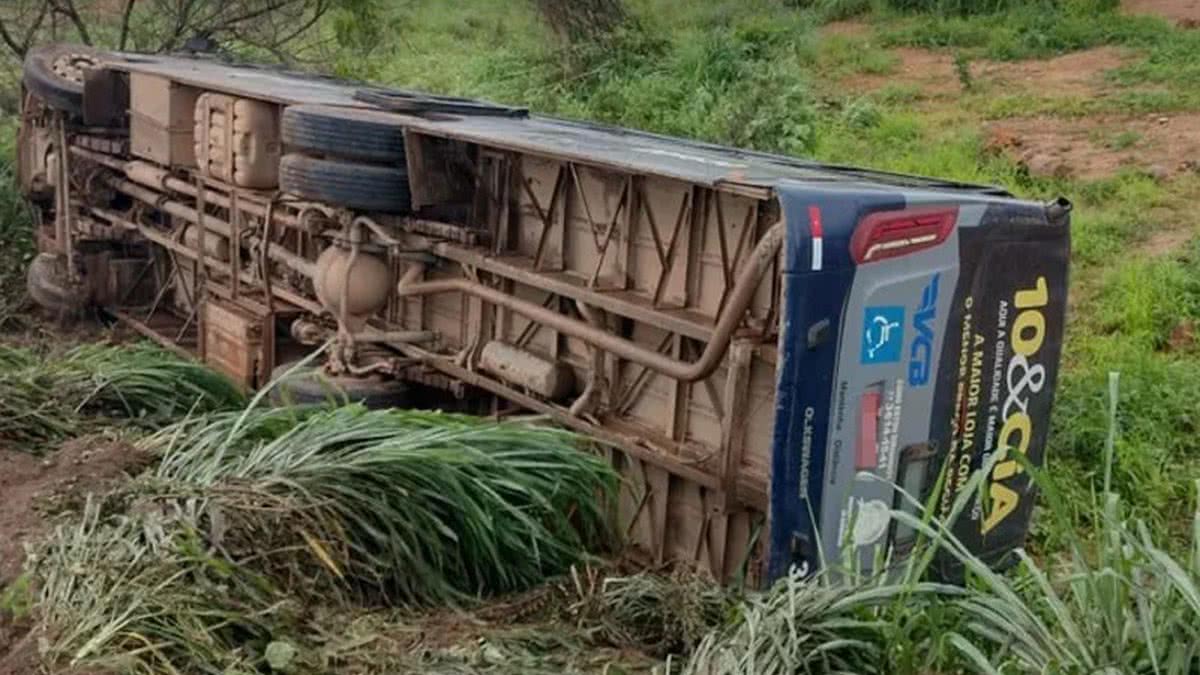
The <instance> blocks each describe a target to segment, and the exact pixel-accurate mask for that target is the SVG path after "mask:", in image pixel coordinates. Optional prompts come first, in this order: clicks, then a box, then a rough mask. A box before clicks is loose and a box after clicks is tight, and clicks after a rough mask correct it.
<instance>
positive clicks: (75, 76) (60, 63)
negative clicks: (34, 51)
mask: <svg viewBox="0 0 1200 675" xmlns="http://www.w3.org/2000/svg"><path fill="white" fill-rule="evenodd" d="M98 65H99V61H98V60H97V59H96V57H95V56H93V55H91V54H79V53H71V54H63V55H62V56H59V57H58V58H56V59H54V63H52V64H51V65H50V69H51V70H53V71H54V74H55V75H57V76H59V77H60V78H62V79H64V80H66V81H68V82H74V83H76V84H83V77H84V74H85V73H86V72H87V71H89V70H92V69H94V68H95V67H96V66H98Z"/></svg>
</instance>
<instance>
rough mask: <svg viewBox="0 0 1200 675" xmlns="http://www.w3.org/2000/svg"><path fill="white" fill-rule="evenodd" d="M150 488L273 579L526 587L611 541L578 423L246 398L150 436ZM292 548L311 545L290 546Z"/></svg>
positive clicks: (398, 597)
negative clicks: (237, 408) (185, 508)
mask: <svg viewBox="0 0 1200 675" xmlns="http://www.w3.org/2000/svg"><path fill="white" fill-rule="evenodd" d="M145 445H146V447H148V448H150V449H151V450H153V451H156V452H158V453H160V454H161V455H162V461H161V463H160V465H159V467H158V469H157V471H156V473H155V480H156V482H157V483H158V484H159V488H158V491H159V493H160V494H165V495H180V494H182V495H189V496H190V497H192V498H196V499H199V500H202V501H201V502H200V503H202V504H203V507H202V508H201V516H202V518H203V520H204V521H205V522H208V523H210V525H213V526H214V527H215V526H217V525H220V528H221V530H222V532H224V533H225V534H224V535H223V536H224V537H225V541H224V542H223V544H222V545H223V546H224V547H226V548H228V549H230V550H241V551H243V552H244V554H245V555H247V556H250V555H255V551H260V552H261V551H262V550H264V549H265V550H267V551H287V553H286V554H284V555H271V554H265V555H263V557H262V560H261V561H260V562H259V563H257V564H258V565H261V566H264V567H265V568H267V569H272V570H275V573H276V574H277V575H281V576H294V577H315V578H318V579H323V580H335V581H336V582H337V583H338V584H339V585H341V586H349V587H351V588H353V589H356V590H362V591H371V592H378V593H382V594H383V595H384V596H386V597H387V598H389V599H390V600H392V601H398V602H406V603H456V602H462V601H464V600H467V599H469V598H470V597H473V596H475V595H477V594H480V593H485V592H487V593H497V592H505V591H513V590H520V589H523V588H526V587H528V586H530V585H531V584H534V583H536V582H538V581H541V580H542V579H544V578H545V577H546V576H547V575H549V574H554V573H558V572H562V571H564V570H565V569H566V568H567V567H569V566H570V565H571V564H573V563H575V562H577V561H579V560H580V556H581V555H582V554H583V552H584V551H586V550H594V549H596V548H600V547H603V546H605V545H606V544H608V543H609V535H610V531H609V527H608V522H609V518H608V515H609V514H608V512H607V504H608V497H609V496H611V495H612V494H614V493H615V489H616V477H615V474H614V472H613V470H612V469H611V468H610V467H609V466H608V465H607V464H606V463H605V462H604V461H602V460H601V459H600V458H599V457H596V456H594V455H591V454H589V453H587V452H585V451H584V449H583V448H582V447H581V441H580V440H579V438H578V437H577V436H575V435H574V434H572V433H570V432H567V431H563V430H559V429H554V428H550V427H545V426H537V425H532V424H521V423H504V424H496V423H491V422H487V421H484V420H481V419H479V418H475V417H470V416H465V415H451V414H443V413H435V412H423V411H416V410H379V411H368V410H366V409H364V408H362V407H360V406H344V407H340V408H309V409H299V410H297V409H282V410H279V409H263V408H248V409H246V410H244V411H242V412H232V413H220V414H215V415H209V416H201V417H196V418H192V419H187V420H184V421H182V422H179V423H177V424H175V425H173V426H171V427H168V428H166V429H164V430H162V431H161V432H159V433H158V434H156V435H154V436H153V437H151V438H150V439H149V440H148V441H146V443H145ZM297 551H303V552H305V553H306V554H307V555H305V556H298V555H297Z"/></svg>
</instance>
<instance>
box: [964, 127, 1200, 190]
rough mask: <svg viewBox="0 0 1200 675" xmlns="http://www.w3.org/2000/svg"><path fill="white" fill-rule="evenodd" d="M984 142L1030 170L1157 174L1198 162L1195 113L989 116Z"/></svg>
mask: <svg viewBox="0 0 1200 675" xmlns="http://www.w3.org/2000/svg"><path fill="white" fill-rule="evenodd" d="M986 128H987V134H988V141H987V148H988V149H989V150H991V151H994V152H1002V153H1005V154H1007V155H1008V156H1010V157H1012V158H1013V159H1014V160H1016V161H1018V162H1020V163H1021V164H1023V165H1024V166H1025V167H1026V168H1027V169H1028V170H1029V172H1030V173H1031V174H1035V175H1042V176H1058V177H1063V178H1083V179H1096V178H1104V177H1107V176H1112V175H1113V174H1115V173H1117V172H1118V171H1120V170H1122V169H1125V168H1131V169H1136V170H1141V171H1145V172H1147V173H1149V174H1150V175H1152V176H1153V177H1155V178H1157V179H1165V178H1169V177H1170V176H1172V175H1175V174H1179V173H1183V172H1189V171H1196V170H1197V168H1198V167H1200V114H1198V113H1186V114H1176V115H1152V116H1146V117H1123V116H1097V117H1087V118H1081V119H1059V118H1053V117H1033V118H1021V119H1010V120H1003V121H999V122H993V123H991V124H989V125H988V126H987V127H986Z"/></svg>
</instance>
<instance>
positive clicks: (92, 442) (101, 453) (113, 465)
mask: <svg viewBox="0 0 1200 675" xmlns="http://www.w3.org/2000/svg"><path fill="white" fill-rule="evenodd" d="M145 464H146V457H145V456H144V455H143V454H142V453H140V452H139V451H137V450H136V449H134V448H133V447H131V446H130V445H129V444H127V443H122V442H114V441H111V440H106V439H103V438H79V439H75V440H72V441H69V442H67V443H65V444H64V445H63V447H62V448H61V449H59V450H58V451H56V452H53V453H51V454H49V455H47V456H45V457H36V456H34V455H31V454H29V453H26V452H21V451H18V450H12V449H8V448H0V588H4V587H6V586H7V585H8V584H10V583H12V581H13V580H14V579H16V578H17V577H18V576H19V575H20V573H21V566H22V563H23V562H24V560H25V544H26V543H27V542H32V541H34V540H36V539H37V538H39V537H40V536H41V535H43V534H45V533H46V532H47V531H49V530H50V529H51V528H52V527H53V526H54V519H55V518H54V517H55V514H61V513H64V512H69V511H73V510H76V509H77V508H78V507H79V506H80V505H81V504H82V503H83V500H84V499H85V497H86V495H87V494H88V493H98V492H104V491H105V490H107V489H110V488H111V487H112V486H113V485H114V484H116V482H117V481H119V480H121V479H123V478H124V477H126V476H128V475H131V474H133V473H136V472H137V471H138V470H139V469H140V468H142V467H143V466H145ZM9 609H11V608H6V607H0V675H28V674H29V673H33V672H35V671H36V670H37V667H38V663H39V660H38V652H37V639H36V638H37V635H35V634H34V633H32V632H30V624H29V622H28V618H27V617H20V618H14V617H13V616H12V615H11V614H10V613H9V611H8V610H9ZM73 675H82V674H81V673H74V674H73Z"/></svg>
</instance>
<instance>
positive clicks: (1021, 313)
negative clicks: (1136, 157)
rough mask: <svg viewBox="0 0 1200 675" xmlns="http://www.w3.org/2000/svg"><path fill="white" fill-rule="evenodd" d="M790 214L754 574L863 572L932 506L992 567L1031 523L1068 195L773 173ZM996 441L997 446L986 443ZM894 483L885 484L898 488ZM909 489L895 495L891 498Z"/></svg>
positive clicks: (1060, 298)
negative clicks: (818, 184) (818, 180)
mask: <svg viewBox="0 0 1200 675" xmlns="http://www.w3.org/2000/svg"><path fill="white" fill-rule="evenodd" d="M780 201H781V204H782V205H783V207H784V213H785V217H786V218H787V221H788V234H789V238H788V242H787V246H786V253H785V259H786V273H785V279H786V281H785V286H784V288H785V300H784V302H785V306H786V308H787V309H786V311H787V315H786V318H785V320H784V325H783V329H782V330H781V339H780V340H781V344H780V351H781V354H783V355H784V356H783V359H782V361H781V365H780V368H779V390H778V401H779V404H778V408H777V411H776V434H775V448H774V459H775V465H774V467H773V476H772V485H771V541H770V544H771V545H770V554H769V556H768V558H769V563H768V574H769V576H770V577H772V578H774V577H778V576H779V575H781V574H784V573H786V571H787V570H788V569H789V568H791V567H793V566H796V567H798V568H800V569H801V570H802V571H807V570H815V569H817V568H818V567H820V566H833V567H849V566H854V567H856V568H858V569H860V570H870V569H872V568H873V567H874V566H875V565H877V563H878V561H879V560H881V559H883V558H881V557H880V556H881V554H888V555H890V556H891V558H892V559H893V560H895V559H899V558H902V557H903V556H904V555H906V554H907V552H908V551H909V550H911V548H912V546H913V545H914V543H915V541H916V538H917V537H916V533H915V532H914V531H913V529H912V528H910V527H906V526H905V525H904V524H903V523H901V522H899V521H898V520H897V519H895V518H893V517H892V515H891V514H892V513H893V511H894V510H895V509H901V510H905V511H909V512H912V513H914V514H917V515H920V512H921V507H920V506H918V505H917V504H916V503H914V502H920V503H922V504H924V503H925V502H926V501H927V500H928V499H929V497H930V496H931V495H932V492H933V489H934V486H935V485H936V484H937V481H938V477H939V475H940V473H941V472H942V471H945V474H946V478H945V481H944V488H943V489H942V490H941V491H940V492H939V493H938V494H937V499H936V501H935V502H933V509H934V513H933V515H935V516H937V517H939V518H941V519H943V521H944V522H947V521H949V519H950V517H951V515H952V509H953V508H954V507H955V504H956V502H957V501H958V500H959V496H960V495H962V493H963V491H964V488H965V487H966V486H967V482H968V480H969V479H970V477H971V476H972V475H973V474H974V473H975V472H976V471H978V470H980V469H982V468H988V469H989V473H988V475H987V476H986V477H985V479H984V480H983V483H982V486H981V488H980V490H979V491H977V492H976V493H975V494H970V495H963V496H962V500H963V505H964V506H963V508H962V511H961V513H960V515H959V516H958V517H957V519H955V520H954V523H953V528H952V529H953V531H954V533H955V535H956V536H957V537H958V538H959V540H960V541H962V542H963V543H964V544H965V545H966V546H967V548H968V549H969V550H971V551H972V552H973V553H974V554H976V555H977V556H979V557H980V558H982V559H984V560H986V561H988V562H989V563H990V564H993V565H1002V564H1004V563H1005V561H1006V560H1007V559H1009V557H1010V554H1011V553H1012V551H1013V550H1014V549H1015V548H1017V547H1018V546H1020V545H1021V544H1022V543H1023V541H1024V539H1025V536H1026V534H1027V532H1028V530H1029V525H1030V517H1031V514H1032V509H1033V501H1034V496H1035V494H1034V487H1033V485H1032V484H1031V482H1030V478H1029V475H1028V472H1027V471H1025V466H1026V463H1025V461H1024V460H1022V459H1021V458H1019V457H1018V456H1017V455H1021V456H1023V457H1024V459H1025V460H1027V461H1028V462H1030V463H1032V464H1033V465H1040V464H1041V463H1042V460H1043V453H1044V451H1045V444H1046V436H1047V430H1048V428H1049V422H1050V409H1051V404H1052V401H1053V394H1054V389H1055V380H1056V374H1057V370H1058V364H1059V357H1060V353H1061V348H1062V340H1063V324H1064V319H1065V313H1066V292H1067V272H1068V260H1069V248H1070V240H1069V226H1068V212H1069V205H1067V204H1066V203H1065V202H1056V203H1052V204H1050V205H1045V204H1035V203H1030V202H1023V201H1019V200H1015V199H1012V198H1009V197H1006V196H997V195H989V194H986V193H981V192H971V191H956V190H945V191H941V190H927V189H919V190H906V189H904V188H889V187H879V186H857V187H856V186H846V187H837V188H834V189H825V190H822V189H814V188H813V187H812V186H811V185H806V186H803V187H800V186H797V187H795V188H781V189H780ZM997 453H1000V456H999V457H995V458H994V459H993V456H994V455H996V454H997ZM897 488H900V489H899V490H898V489H897ZM902 493H907V495H909V496H911V499H907V498H905V497H904V495H903V494H902Z"/></svg>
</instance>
